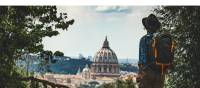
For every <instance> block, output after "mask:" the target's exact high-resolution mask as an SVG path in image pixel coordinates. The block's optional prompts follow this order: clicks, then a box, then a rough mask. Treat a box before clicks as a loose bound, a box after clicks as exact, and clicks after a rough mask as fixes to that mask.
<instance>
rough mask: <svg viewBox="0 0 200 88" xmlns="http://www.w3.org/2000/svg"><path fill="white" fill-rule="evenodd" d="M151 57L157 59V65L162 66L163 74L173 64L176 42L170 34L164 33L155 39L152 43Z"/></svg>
mask: <svg viewBox="0 0 200 88" xmlns="http://www.w3.org/2000/svg"><path fill="white" fill-rule="evenodd" d="M151 48H152V50H151V55H153V57H154V58H155V60H154V61H155V64H156V65H159V66H161V73H162V75H163V73H164V71H165V70H166V69H167V68H168V67H169V66H170V65H171V64H172V61H173V55H174V54H173V52H174V49H175V41H174V40H173V39H172V36H171V35H170V34H169V33H162V34H159V35H157V36H155V37H153V39H152V41H151Z"/></svg>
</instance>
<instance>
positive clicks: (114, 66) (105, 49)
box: [91, 37, 120, 79]
mask: <svg viewBox="0 0 200 88" xmlns="http://www.w3.org/2000/svg"><path fill="white" fill-rule="evenodd" d="M119 71H120V69H119V64H118V60H117V56H116V54H115V52H114V51H113V50H112V49H111V48H110V47H109V42H108V40H107V37H106V39H105V41H104V43H103V46H102V48H101V49H100V50H99V51H98V52H97V53H96V54H95V56H94V58H93V63H92V66H91V75H92V78H94V79H95V78H96V77H119V76H120V74H119Z"/></svg>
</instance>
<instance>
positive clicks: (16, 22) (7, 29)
mask: <svg viewBox="0 0 200 88" xmlns="http://www.w3.org/2000/svg"><path fill="white" fill-rule="evenodd" d="M0 12H1V13H0V47H1V48H0V56H1V57H0V61H1V62H0V83H1V85H0V87H2V88H5V87H9V88H10V87H11V88H12V87H16V86H11V85H10V84H16V83H15V82H17V83H18V81H19V80H13V79H12V80H9V78H10V77H22V76H23V75H20V74H19V73H17V71H15V70H16V68H15V60H17V59H19V57H20V56H21V55H23V54H24V53H25V52H28V53H38V52H40V51H42V50H43V44H42V39H43V38H44V37H52V36H56V35H58V34H59V32H58V30H57V29H62V30H67V29H68V26H69V25H72V24H73V22H74V20H69V19H68V18H67V14H66V13H58V12H57V8H56V6H1V7H0ZM16 85H17V84H16Z"/></svg>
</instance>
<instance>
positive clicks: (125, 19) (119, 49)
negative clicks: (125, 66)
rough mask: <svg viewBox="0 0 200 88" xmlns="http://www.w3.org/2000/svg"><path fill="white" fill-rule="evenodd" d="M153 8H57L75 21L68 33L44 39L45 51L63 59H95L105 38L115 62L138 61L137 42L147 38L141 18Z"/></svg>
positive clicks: (63, 32) (61, 32) (62, 32)
mask: <svg viewBox="0 0 200 88" xmlns="http://www.w3.org/2000/svg"><path fill="white" fill-rule="evenodd" d="M153 8H155V7H152V6H147V7H142V6H74V7H71V6H59V7H58V11H59V12H67V13H68V17H69V18H73V19H74V20H75V22H74V24H73V25H71V26H70V27H69V30H68V31H60V34H59V35H58V36H55V37H51V38H45V39H44V41H43V44H44V49H46V50H52V51H53V52H55V51H57V50H59V51H62V52H64V54H65V56H78V54H79V53H81V54H83V55H84V56H86V57H87V56H94V55H95V53H96V52H97V51H98V50H100V49H101V47H102V45H103V41H104V40H105V36H107V37H108V41H109V44H110V47H111V49H112V50H114V51H115V53H116V55H117V57H118V58H135V59H137V58H138V50H139V40H140V38H141V37H142V36H143V35H144V34H146V31H145V30H144V27H143V25H142V18H143V17H146V16H148V15H149V14H150V13H152V10H153Z"/></svg>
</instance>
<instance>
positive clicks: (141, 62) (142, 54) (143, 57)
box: [138, 37, 146, 68]
mask: <svg viewBox="0 0 200 88" xmlns="http://www.w3.org/2000/svg"><path fill="white" fill-rule="evenodd" d="M145 61H146V46H145V37H142V38H141V40H140V45H139V61H138V66H139V68H143V65H144V63H145Z"/></svg>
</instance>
